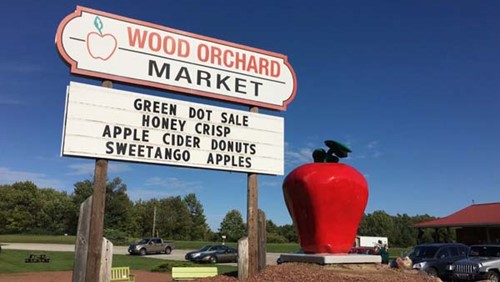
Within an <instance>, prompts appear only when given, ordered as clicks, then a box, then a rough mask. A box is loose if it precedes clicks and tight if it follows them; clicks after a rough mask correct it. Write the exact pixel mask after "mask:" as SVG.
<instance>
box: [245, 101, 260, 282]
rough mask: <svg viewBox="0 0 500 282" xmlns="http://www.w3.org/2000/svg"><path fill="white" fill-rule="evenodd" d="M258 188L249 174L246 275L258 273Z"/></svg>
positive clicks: (255, 111)
mask: <svg viewBox="0 0 500 282" xmlns="http://www.w3.org/2000/svg"><path fill="white" fill-rule="evenodd" d="M250 112H252V113H258V112H259V108H258V107H250ZM258 203H259V188H258V181H257V174H256V173H249V174H248V179H247V230H248V275H249V277H252V276H254V275H256V274H257V273H259V253H258V243H259V238H258V234H259V231H258V228H259V204H258Z"/></svg>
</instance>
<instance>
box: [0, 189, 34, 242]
mask: <svg viewBox="0 0 500 282" xmlns="http://www.w3.org/2000/svg"><path fill="white" fill-rule="evenodd" d="M0 199H1V200H0V224H1V226H2V229H1V232H2V233H29V232H32V231H34V230H37V227H39V224H38V220H37V215H38V212H39V210H40V209H41V208H42V204H41V201H40V200H39V198H38V187H37V186H36V185H35V184H34V183H33V182H30V181H25V182H16V183H14V184H12V185H6V186H3V187H2V189H0Z"/></svg>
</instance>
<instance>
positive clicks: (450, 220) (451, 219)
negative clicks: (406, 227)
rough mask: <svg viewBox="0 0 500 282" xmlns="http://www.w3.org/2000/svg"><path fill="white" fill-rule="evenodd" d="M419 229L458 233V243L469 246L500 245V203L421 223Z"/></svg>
mask: <svg viewBox="0 0 500 282" xmlns="http://www.w3.org/2000/svg"><path fill="white" fill-rule="evenodd" d="M414 227H417V228H435V229H436V231H437V229H439V228H447V229H448V230H450V229H454V230H455V231H456V238H457V242H460V243H465V244H468V245H472V244H481V243H494V244H500V203H487V204H473V205H470V206H468V207H466V208H464V209H461V210H459V211H457V212H455V213H452V214H450V215H449V216H446V217H442V218H438V219H434V220H431V221H426V222H420V223H417V224H415V225H414Z"/></svg>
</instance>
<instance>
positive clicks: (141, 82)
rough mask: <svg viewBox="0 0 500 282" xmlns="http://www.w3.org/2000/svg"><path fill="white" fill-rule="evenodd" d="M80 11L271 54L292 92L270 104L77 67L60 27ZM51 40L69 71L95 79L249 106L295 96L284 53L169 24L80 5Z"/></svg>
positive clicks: (294, 82) (263, 103) (272, 106)
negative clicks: (282, 68)
mask: <svg viewBox="0 0 500 282" xmlns="http://www.w3.org/2000/svg"><path fill="white" fill-rule="evenodd" d="M82 12H88V13H91V14H96V15H102V16H105V17H109V18H113V19H117V20H121V21H125V22H129V23H133V24H137V25H142V26H146V27H151V28H155V29H158V30H162V31H166V32H171V33H176V34H179V35H183V36H187V37H192V38H196V39H199V40H203V41H208V42H212V43H217V44H222V45H226V46H229V47H234V48H239V49H243V50H246V51H251V52H255V53H260V54H263V55H267V56H271V57H274V58H276V59H279V60H283V64H284V65H285V66H286V67H287V68H288V69H289V71H290V73H291V75H292V77H293V89H292V94H291V96H290V97H289V98H288V99H287V100H285V101H283V104H282V105H274V104H268V103H265V102H259V101H253V100H247V99H243V98H237V97H230V96H225V95H221V94H217V93H211V92H206V91H200V90H194V89H190V88H184V87H178V86H173V85H166V84H162V83H154V82H150V81H144V80H139V79H133V78H127V77H123V76H116V75H111V74H105V73H100V72H95V71H89V70H82V69H78V67H77V65H78V62H76V61H75V60H73V59H72V58H71V57H70V56H69V55H68V53H67V52H66V50H65V49H64V46H62V36H63V31H64V28H65V27H66V25H67V24H68V23H69V22H70V21H71V20H72V19H74V18H77V17H81V15H82ZM55 42H56V46H57V49H58V51H59V54H60V55H61V56H62V58H63V59H64V60H65V61H66V62H67V63H68V64H69V65H70V66H71V73H75V74H80V75H85V76H91V77H96V78H103V79H110V80H114V81H120V82H125V83H129V84H136V85H142V86H147V87H153V88H160V89H166V90H171V91H175V92H181V93H187V94H192V95H198V96H203V97H207V98H211V99H218V100H225V101H229V102H235V103H240V104H246V105H253V106H258V107H262V108H268V109H274V110H282V111H284V110H286V107H287V105H288V104H289V103H290V102H291V101H292V100H293V99H294V98H295V95H296V92H297V78H296V75H295V72H294V70H293V68H292V66H291V65H290V64H289V62H288V61H287V56H285V55H283V54H279V53H274V52H270V51H266V50H262V49H258V48H254V47H249V46H245V45H241V44H237V43H232V42H228V41H224V40H220V39H215V38H211V37H207V36H203V35H199V34H194V33H190V32H186V31H181V30H177V29H173V28H169V27H165V26H160V25H157V24H153V23H149V22H144V21H139V20H135V19H131V18H127V17H123V16H119V15H115V14H111V13H107V12H102V11H98V10H94V9H90V8H86V7H82V6H76V10H75V12H73V13H71V14H69V15H68V16H66V17H65V18H64V19H63V20H62V22H61V23H60V24H59V27H58V28H57V33H56V38H55Z"/></svg>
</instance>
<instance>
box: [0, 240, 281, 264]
mask: <svg viewBox="0 0 500 282" xmlns="http://www.w3.org/2000/svg"><path fill="white" fill-rule="evenodd" d="M2 249H5V250H9V249H10V250H30V251H52V252H74V251H75V245H70V244H29V243H2ZM127 249H128V247H125V246H114V247H113V253H114V254H117V255H128V252H127ZM187 252H189V250H177V249H174V250H173V251H172V253H171V254H169V255H164V254H161V255H148V256H147V257H149V258H155V259H164V260H184V256H185V255H186V253H187ZM280 255H281V254H280V253H267V255H266V262H267V264H268V265H274V264H276V260H277V259H278V257H279V256H280Z"/></svg>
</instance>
